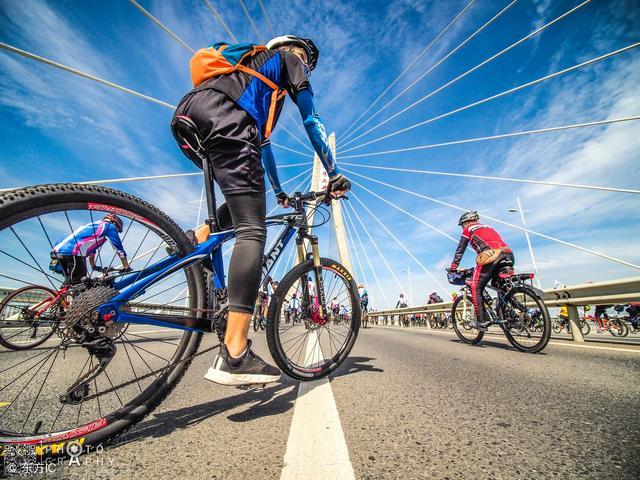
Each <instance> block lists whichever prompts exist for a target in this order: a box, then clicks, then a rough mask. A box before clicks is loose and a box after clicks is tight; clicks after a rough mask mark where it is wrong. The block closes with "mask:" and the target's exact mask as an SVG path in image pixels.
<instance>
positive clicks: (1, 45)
mask: <svg viewBox="0 0 640 480" xmlns="http://www.w3.org/2000/svg"><path fill="white" fill-rule="evenodd" d="M0 48H1V49H3V50H8V51H10V52H13V53H17V54H18V55H22V56H23V57H26V58H30V59H31V60H37V61H38V62H42V63H44V64H46V65H49V66H52V67H55V68H59V69H60V70H64V71H65V72H69V73H73V74H74V75H78V76H80V77H83V78H86V79H89V80H93V81H94V82H98V83H101V84H103V85H106V86H108V87H111V88H115V89H116V90H120V91H122V92H125V93H128V94H129V95H133V96H135V97H139V98H143V99H145V100H148V101H150V102H153V103H157V104H158V105H162V106H163V107H167V108H171V109H172V110H175V108H176V107H175V105H171V104H170V103H167V102H163V101H162V100H158V99H157V98H153V97H150V96H148V95H144V94H143V93H140V92H136V91H135V90H131V89H130V88H126V87H123V86H121V85H118V84H116V83H113V82H109V81H108V80H104V79H102V78H99V77H96V76H95V75H91V74H89V73H85V72H82V71H80V70H77V69H75V68H71V67H68V66H66V65H63V64H61V63H58V62H54V61H52V60H49V59H47V58H44V57H41V56H40V55H36V54H33V53H30V52H27V51H26V50H22V49H20V48H16V47H14V46H12V45H8V44H6V43H3V42H0Z"/></svg>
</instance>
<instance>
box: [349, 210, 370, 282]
mask: <svg viewBox="0 0 640 480" xmlns="http://www.w3.org/2000/svg"><path fill="white" fill-rule="evenodd" d="M344 210H345V209H344V208H343V209H342V211H343V212H344ZM344 216H345V217H346V214H345V215H344ZM344 229H345V232H346V233H347V237H348V239H349V243H348V245H349V252H350V254H352V257H353V258H354V259H355V262H354V263H356V264H357V265H356V267H360V275H361V277H360V278H362V280H363V281H364V282H367V283H369V282H368V281H367V279H366V275H365V274H364V269H363V268H362V261H361V259H360V252H358V250H357V249H356V244H355V242H354V241H353V239H354V236H353V235H352V232H351V229H350V228H349V223H348V222H344ZM357 270H358V269H357V268H354V273H355V274H356V276H357V274H358V271H357Z"/></svg>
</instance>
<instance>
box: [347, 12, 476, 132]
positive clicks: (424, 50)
mask: <svg viewBox="0 0 640 480" xmlns="http://www.w3.org/2000/svg"><path fill="white" fill-rule="evenodd" d="M475 2H476V0H472V1H471V2H469V3H468V4H467V5H466V6H465V7H464V8H463V9H462V11H461V12H460V13H458V15H456V16H455V18H454V19H453V20H451V22H449V24H448V25H447V26H446V27H445V28H444V30H442V31H441V32H440V33H439V34H438V35H436V37H435V38H434V39H433V40H431V42H430V43H429V44H428V45H427V46H426V47H424V48H423V49H422V50H421V51H420V53H418V55H417V56H416V57H415V58H414V59H413V60H412V61H411V63H409V65H407V66H406V67H405V68H404V69H403V70H402V72H400V74H399V75H398V76H397V77H396V78H395V79H394V80H393V81H392V82H391V83H390V84H389V85H387V87H386V88H385V89H384V90H383V91H382V93H380V95H378V97H377V98H376V99H375V100H374V101H373V103H371V105H369V106H368V107H367V109H366V110H365V111H364V112H362V113H361V114H360V116H359V117H358V118H356V119H355V120H354V121H353V123H351V125H349V126H348V127H347V128H346V130H345V131H344V133H343V134H342V135H340V136H341V137H342V138H344V139H346V138H347V137H349V136H351V135H352V134H353V133H354V131H351V129H352V128H353V127H354V126H355V125H356V124H357V123H358V120H360V119H361V118H362V117H363V116H364V115H366V113H367V112H368V111H369V110H371V109H372V108H373V106H374V105H375V104H376V103H378V102H379V101H380V99H382V97H384V95H385V94H386V93H387V92H388V91H389V90H391V88H392V87H393V86H394V85H395V84H396V83H397V82H398V81H399V80H400V79H401V78H402V76H403V75H404V74H405V73H407V72H408V71H409V69H410V68H411V67H412V66H413V65H414V64H415V63H416V62H417V61H418V60H419V59H420V58H422V56H423V55H424V54H425V53H427V52H428V51H429V50H430V49H431V47H432V46H433V45H434V44H435V43H436V42H437V41H438V39H439V38H440V37H442V35H444V34H445V33H446V31H447V30H449V28H451V27H452V26H453V25H454V24H455V23H456V22H457V21H458V20H459V19H460V17H462V16H463V15H464V14H465V13H466V12H467V10H469V8H471V6H472V5H473V4H474V3H475ZM356 130H357V129H356ZM349 131H351V133H349Z"/></svg>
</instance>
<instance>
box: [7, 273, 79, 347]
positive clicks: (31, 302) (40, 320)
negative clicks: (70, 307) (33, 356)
mask: <svg viewBox="0 0 640 480" xmlns="http://www.w3.org/2000/svg"><path fill="white" fill-rule="evenodd" d="M67 290H68V288H67V287H63V288H60V289H57V290H53V289H51V288H48V287H46V286H42V285H27V286H25V287H22V288H18V289H16V290H14V291H13V292H10V293H9V294H8V295H7V296H6V297H5V298H4V300H3V301H2V303H0V345H2V346H3V347H6V348H8V349H11V350H29V349H31V348H35V347H37V346H38V345H41V344H42V343H44V342H46V341H47V340H48V339H49V338H50V337H51V336H52V335H53V334H54V333H55V331H56V329H57V328H58V326H59V325H60V322H62V321H63V320H64V312H65V309H66V305H67V301H68V299H67Z"/></svg>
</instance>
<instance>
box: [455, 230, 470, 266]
mask: <svg viewBox="0 0 640 480" xmlns="http://www.w3.org/2000/svg"><path fill="white" fill-rule="evenodd" d="M467 245H469V239H468V238H467V237H464V236H463V237H460V242H459V243H458V248H456V253H455V254H454V256H453V262H451V268H453V269H456V268H458V265H460V260H462V256H463V255H464V251H465V250H466V249H467Z"/></svg>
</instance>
